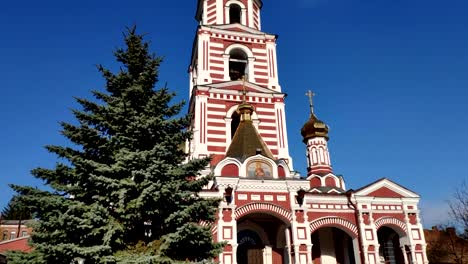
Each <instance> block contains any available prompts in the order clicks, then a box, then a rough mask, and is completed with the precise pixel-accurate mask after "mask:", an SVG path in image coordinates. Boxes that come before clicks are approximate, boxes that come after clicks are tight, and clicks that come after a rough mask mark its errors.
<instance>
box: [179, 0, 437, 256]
mask: <svg viewBox="0 0 468 264" xmlns="http://www.w3.org/2000/svg"><path fill="white" fill-rule="evenodd" d="M268 4H275V1H268ZM262 6H263V3H262V1H261V0H198V3H197V10H196V16H195V17H196V20H197V21H198V22H199V25H198V30H197V31H196V36H195V40H194V42H193V51H192V57H191V61H190V67H189V74H190V104H189V112H190V114H191V115H192V122H191V127H190V129H191V130H192V131H193V139H192V140H191V141H190V142H188V143H187V151H188V152H189V157H190V158H202V157H208V156H210V157H212V161H211V164H210V166H209V167H207V168H206V170H204V171H203V172H202V174H205V175H207V174H209V173H212V174H214V176H215V180H214V181H213V182H212V183H211V184H210V185H209V186H207V188H206V190H205V191H203V192H202V193H201V194H200V195H202V196H203V197H216V198H222V199H223V201H222V202H221V204H220V206H219V211H218V215H217V221H216V222H215V224H214V226H213V228H212V233H213V238H214V240H215V241H225V242H226V246H225V247H224V250H223V252H222V253H221V254H220V255H219V257H218V259H217V260H218V261H219V262H220V263H224V264H235V263H238V264H283V263H284V264H294V263H297V264H312V263H314V264H319V263H320V264H329V263H330V264H331V263H333V264H335V263H340V264H359V263H363V264H376V263H389V264H410V263H417V264H423V263H424V264H426V263H428V260H427V256H426V252H425V249H426V242H425V239H424V233H423V227H422V224H421V220H420V211H419V209H418V203H419V200H420V196H419V195H418V194H416V193H414V192H413V191H411V190H408V189H406V188H405V187H403V186H401V185H398V184H397V183H395V182H393V181H391V180H389V179H386V178H384V179H380V180H377V181H375V182H373V183H370V184H369V185H367V186H364V187H362V188H360V189H357V190H351V189H347V188H346V185H345V180H344V179H343V177H341V176H338V175H335V174H334V172H333V167H332V162H331V155H330V152H329V149H328V142H329V139H330V135H329V129H328V126H327V125H326V123H325V122H323V121H321V120H320V119H319V118H318V116H317V114H316V113H315V112H314V107H313V100H312V99H313V97H312V96H313V94H312V93H311V92H309V93H308V95H309V97H310V106H311V107H310V108H311V109H310V113H309V114H308V116H304V120H307V121H306V123H305V124H304V126H303V128H302V130H301V131H300V133H301V134H302V137H303V143H304V145H303V143H302V142H292V144H294V146H295V148H297V147H303V148H304V153H305V154H306V156H307V165H306V164H294V165H295V166H299V167H301V166H304V168H305V166H307V175H299V174H298V173H297V172H295V171H294V167H293V161H292V159H291V157H290V155H289V146H290V145H289V142H288V135H287V131H286V126H287V123H286V116H285V104H286V100H285V97H286V95H285V93H283V89H282V87H281V83H280V80H279V78H278V76H279V74H278V68H277V62H278V60H277V57H276V49H277V45H276V41H277V36H276V35H274V34H269V33H265V32H262V28H261V26H262V19H261V15H262V14H261V11H262ZM298 133H299V131H298Z"/></svg>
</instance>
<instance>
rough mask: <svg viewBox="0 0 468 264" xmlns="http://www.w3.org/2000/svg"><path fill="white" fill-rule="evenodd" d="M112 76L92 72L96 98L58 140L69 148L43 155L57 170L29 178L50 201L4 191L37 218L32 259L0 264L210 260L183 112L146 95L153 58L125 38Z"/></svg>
mask: <svg viewBox="0 0 468 264" xmlns="http://www.w3.org/2000/svg"><path fill="white" fill-rule="evenodd" d="M125 44H126V46H125V48H123V49H118V50H117V51H116V52H115V57H116V59H117V61H118V62H119V63H121V64H122V67H121V69H120V71H119V72H117V73H113V72H111V71H109V70H108V69H106V68H104V67H102V66H99V67H98V68H99V71H100V72H101V73H102V75H103V77H104V78H105V83H106V86H105V88H106V92H101V91H93V95H94V97H95V98H96V99H97V100H96V101H90V100H86V99H80V98H78V99H77V101H78V103H79V104H80V105H81V106H82V109H81V110H74V111H73V113H74V116H75V117H76V119H77V122H76V124H72V123H62V124H61V125H62V128H63V129H62V134H63V135H64V136H65V137H66V138H68V139H69V140H70V141H71V142H72V143H74V145H76V146H77V147H75V148H71V147H67V146H47V149H48V151H50V152H52V153H55V154H56V155H58V157H59V158H62V159H64V161H65V162H62V163H58V164H57V165H56V167H55V168H53V169H47V168H37V169H34V170H33V171H32V174H33V175H34V176H35V177H36V178H39V179H42V180H44V181H45V183H46V184H47V185H49V186H50V187H51V188H52V189H53V191H44V190H40V189H37V188H32V187H27V186H12V188H13V189H14V190H16V191H17V192H18V193H19V194H20V199H21V201H23V202H24V203H26V204H28V205H29V206H30V208H31V209H32V210H33V212H34V214H35V215H36V217H37V218H38V220H39V221H38V222H37V224H36V226H35V227H34V233H33V235H32V245H33V247H34V248H35V250H34V251H33V252H32V253H30V254H24V253H18V252H16V253H11V254H9V261H10V262H9V263H64V264H69V263H73V262H78V260H80V259H81V260H84V261H85V262H84V263H85V264H92V263H158V262H161V261H163V262H168V263H170V262H174V261H187V260H188V261H202V260H206V259H210V258H212V257H214V256H216V254H217V253H218V252H219V249H220V247H221V245H220V244H217V243H213V241H212V238H211V234H210V224H208V225H206V224H204V225H200V224H199V223H201V222H203V223H212V222H213V221H214V216H215V212H216V210H217V206H218V203H219V201H218V200H209V199H203V198H201V197H199V195H198V193H199V192H200V191H201V190H202V188H203V186H205V185H206V184H207V183H208V181H209V180H210V177H196V176H198V175H199V171H200V170H201V169H203V168H204V167H205V166H206V165H207V164H208V162H209V160H208V159H200V160H190V161H188V162H187V161H186V160H187V159H186V158H187V155H186V153H185V152H184V150H183V149H182V148H181V145H183V144H184V143H185V142H186V140H188V139H189V138H190V137H191V133H190V131H187V130H186V128H187V127H188V126H189V117H188V116H182V117H177V116H178V114H179V113H180V111H181V109H182V107H183V103H172V102H171V100H172V99H173V97H174V94H173V93H172V92H170V91H169V90H168V89H167V88H160V89H156V88H155V85H156V83H157V82H158V69H159V66H160V63H161V61H162V60H161V58H160V57H156V56H155V55H154V54H152V53H150V51H149V44H148V42H145V41H144V40H143V36H141V35H138V34H137V33H136V32H135V28H132V29H129V30H128V32H127V33H126V34H125Z"/></svg>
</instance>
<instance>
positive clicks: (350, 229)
mask: <svg viewBox="0 0 468 264" xmlns="http://www.w3.org/2000/svg"><path fill="white" fill-rule="evenodd" d="M322 227H336V228H339V229H341V230H343V231H345V232H346V233H348V234H349V235H350V236H351V237H352V238H356V237H357V236H358V229H357V226H356V225H355V224H353V223H351V222H350V221H348V220H346V219H344V218H341V217H324V218H320V219H317V220H315V221H313V222H312V223H310V232H311V233H313V232H314V231H317V230H318V229H320V228H322Z"/></svg>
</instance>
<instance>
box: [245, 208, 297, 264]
mask: <svg viewBox="0 0 468 264" xmlns="http://www.w3.org/2000/svg"><path fill="white" fill-rule="evenodd" d="M288 225H289V224H287V223H285V222H284V221H282V220H280V219H279V218H277V217H275V216H273V215H270V214H268V213H251V214H248V215H245V216H243V217H242V218H240V219H238V221H237V244H238V245H237V263H238V264H264V263H272V264H283V263H288V262H287V261H286V259H287V258H288V254H287V252H288V251H287V243H286V233H287V232H289V229H288Z"/></svg>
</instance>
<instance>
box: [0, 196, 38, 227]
mask: <svg viewBox="0 0 468 264" xmlns="http://www.w3.org/2000/svg"><path fill="white" fill-rule="evenodd" d="M32 218H33V216H32V213H31V210H30V209H29V207H28V206H26V205H25V204H23V203H22V202H21V201H20V199H19V197H18V196H16V195H15V196H13V198H11V200H10V201H9V202H8V204H7V205H6V206H5V208H3V210H2V212H1V213H0V220H19V221H22V220H30V219H32Z"/></svg>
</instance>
